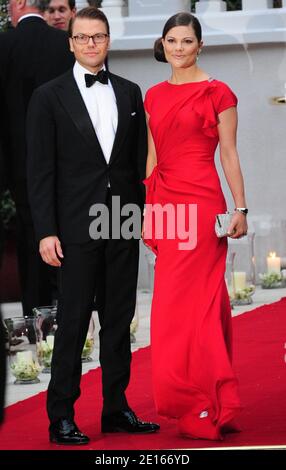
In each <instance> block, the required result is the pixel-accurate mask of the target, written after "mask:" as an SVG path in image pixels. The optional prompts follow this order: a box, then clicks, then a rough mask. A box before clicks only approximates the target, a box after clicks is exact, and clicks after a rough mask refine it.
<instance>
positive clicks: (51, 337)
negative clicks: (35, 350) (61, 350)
mask: <svg viewBox="0 0 286 470" xmlns="http://www.w3.org/2000/svg"><path fill="white" fill-rule="evenodd" d="M46 341H47V345H48V346H49V348H50V349H54V341H55V337H54V335H48V336H47V338H46Z"/></svg>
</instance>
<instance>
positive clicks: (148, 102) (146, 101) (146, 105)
mask: <svg viewBox="0 0 286 470" xmlns="http://www.w3.org/2000/svg"><path fill="white" fill-rule="evenodd" d="M144 108H145V111H146V112H147V113H148V114H149V115H150V113H151V96H150V91H149V90H148V91H147V93H146V95H145V99H144Z"/></svg>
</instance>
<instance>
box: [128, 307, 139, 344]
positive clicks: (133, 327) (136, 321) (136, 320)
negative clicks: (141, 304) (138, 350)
mask: <svg viewBox="0 0 286 470" xmlns="http://www.w3.org/2000/svg"><path fill="white" fill-rule="evenodd" d="M138 326H139V312H138V305H137V302H136V306H135V313H134V317H133V319H132V322H131V324H130V342H131V343H136V336H135V333H136V332H137V330H138Z"/></svg>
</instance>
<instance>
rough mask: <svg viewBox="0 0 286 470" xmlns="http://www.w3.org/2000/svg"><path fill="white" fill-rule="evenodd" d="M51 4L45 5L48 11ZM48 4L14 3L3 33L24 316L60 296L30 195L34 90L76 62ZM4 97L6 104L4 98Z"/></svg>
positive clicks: (0, 81)
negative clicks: (51, 22)
mask: <svg viewBox="0 0 286 470" xmlns="http://www.w3.org/2000/svg"><path fill="white" fill-rule="evenodd" d="M47 5H48V0H46V6H47ZM45 8H46V7H45V1H44V0H10V2H9V10H10V17H11V20H12V24H13V26H14V27H15V28H13V29H11V30H9V31H7V32H5V33H1V34H0V95H1V117H2V119H1V122H2V124H1V128H0V134H1V142H2V144H3V151H4V155H5V158H6V160H7V162H6V163H7V164H6V167H7V180H8V186H9V189H10V191H11V194H12V197H13V199H14V201H15V204H16V211H17V214H16V216H17V254H18V267H19V276H20V284H21V291H22V298H21V300H22V305H23V313H24V315H32V309H33V308H34V307H36V306H40V305H50V304H51V303H52V301H53V300H54V299H56V297H57V293H56V271H55V270H53V268H51V267H49V266H47V265H46V264H45V263H44V262H43V261H42V259H41V257H40V254H39V252H38V244H37V243H36V240H35V235H34V227H33V222H32V216H31V213H30V206H29V202H28V195H27V180H26V135H25V128H26V110H27V106H28V104H29V100H30V97H31V95H32V93H33V91H34V90H35V89H36V88H37V87H38V86H40V85H42V84H43V83H45V82H47V81H49V80H52V79H54V78H56V77H57V76H58V75H61V74H62V73H64V72H65V71H67V70H68V69H69V68H71V67H72V65H73V63H74V58H73V55H72V54H71V52H70V50H69V45H68V35H67V33H66V32H64V31H59V30H56V29H55V28H51V27H50V26H48V25H47V23H46V21H45V20H44V18H43V14H44V13H43V11H44V9H45ZM2 97H3V99H2Z"/></svg>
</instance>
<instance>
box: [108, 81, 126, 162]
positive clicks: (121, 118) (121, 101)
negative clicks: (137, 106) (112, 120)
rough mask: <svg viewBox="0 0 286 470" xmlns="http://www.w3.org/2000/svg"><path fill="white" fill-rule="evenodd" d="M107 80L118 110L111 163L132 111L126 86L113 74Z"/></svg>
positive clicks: (124, 133)
mask: <svg viewBox="0 0 286 470" xmlns="http://www.w3.org/2000/svg"><path fill="white" fill-rule="evenodd" d="M109 78H110V81H111V83H112V86H113V90H114V93H115V97H116V103H117V110H118V126H117V131H116V134H115V139H114V143H113V147H112V152H111V156H110V163H111V162H113V161H114V159H115V158H116V156H117V155H118V153H119V151H120V147H121V145H122V143H123V140H124V138H125V136H126V133H127V131H128V128H129V120H130V118H131V112H132V110H131V104H130V98H129V95H128V92H127V89H126V86H125V85H124V84H123V83H122V82H121V81H119V80H118V78H117V77H116V76H115V75H113V74H110V75H109Z"/></svg>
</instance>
